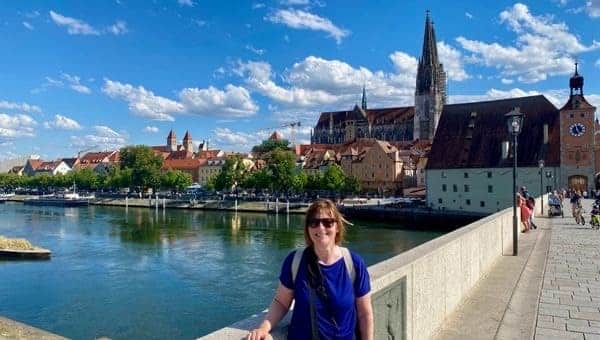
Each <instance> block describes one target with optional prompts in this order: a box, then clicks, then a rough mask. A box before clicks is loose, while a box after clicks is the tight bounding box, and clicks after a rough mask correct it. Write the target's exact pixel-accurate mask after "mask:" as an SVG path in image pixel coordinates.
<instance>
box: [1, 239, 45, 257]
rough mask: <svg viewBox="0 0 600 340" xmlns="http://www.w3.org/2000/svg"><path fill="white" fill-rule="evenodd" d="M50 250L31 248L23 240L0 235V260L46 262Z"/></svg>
mask: <svg viewBox="0 0 600 340" xmlns="http://www.w3.org/2000/svg"><path fill="white" fill-rule="evenodd" d="M50 254H51V252H50V250H48V249H44V248H40V247H36V246H33V245H32V244H31V243H29V241H27V240H26V239H24V238H6V237H4V236H2V235H0V259H2V260H4V259H9V260H47V259H49V258H50Z"/></svg>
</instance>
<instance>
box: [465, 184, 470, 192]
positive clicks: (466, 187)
mask: <svg viewBox="0 0 600 340" xmlns="http://www.w3.org/2000/svg"><path fill="white" fill-rule="evenodd" d="M465 192H469V185H468V184H465Z"/></svg>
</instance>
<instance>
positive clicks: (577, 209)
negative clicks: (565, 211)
mask: <svg viewBox="0 0 600 340" xmlns="http://www.w3.org/2000/svg"><path fill="white" fill-rule="evenodd" d="M581 200H582V195H581V191H574V192H573V195H572V196H571V212H572V213H573V218H575V223H577V224H579V223H581V224H582V225H585V220H584V219H583V207H582V205H581Z"/></svg>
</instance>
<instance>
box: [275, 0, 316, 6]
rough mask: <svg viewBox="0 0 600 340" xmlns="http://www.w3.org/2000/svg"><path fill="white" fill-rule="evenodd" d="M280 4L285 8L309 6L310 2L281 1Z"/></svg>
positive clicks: (308, 0) (301, 0)
mask: <svg viewBox="0 0 600 340" xmlns="http://www.w3.org/2000/svg"><path fill="white" fill-rule="evenodd" d="M279 3H281V4H282V5H285V6H296V5H309V4H310V0H281V1H279Z"/></svg>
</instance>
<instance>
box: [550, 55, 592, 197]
mask: <svg viewBox="0 0 600 340" xmlns="http://www.w3.org/2000/svg"><path fill="white" fill-rule="evenodd" d="M569 87H570V89H571V91H570V95H569V100H568V101H567V103H566V104H565V105H564V106H563V107H562V108H561V109H560V113H559V115H560V183H561V186H564V187H568V188H573V189H576V190H590V189H596V187H595V185H594V183H595V181H594V177H595V174H596V157H595V149H596V146H595V138H594V134H595V119H594V114H595V111H596V108H595V107H594V106H592V105H591V104H590V103H588V102H587V101H586V100H585V98H584V97H583V77H582V76H581V75H579V73H578V71H577V63H575V74H573V76H572V77H571V79H569Z"/></svg>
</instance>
